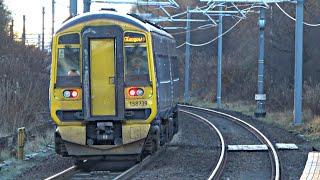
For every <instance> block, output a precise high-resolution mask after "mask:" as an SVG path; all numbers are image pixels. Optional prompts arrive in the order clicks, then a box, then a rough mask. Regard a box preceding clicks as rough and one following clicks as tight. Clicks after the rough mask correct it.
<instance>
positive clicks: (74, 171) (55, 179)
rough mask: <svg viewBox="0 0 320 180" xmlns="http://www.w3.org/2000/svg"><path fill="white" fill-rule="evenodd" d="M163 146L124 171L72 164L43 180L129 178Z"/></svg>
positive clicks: (157, 153) (121, 179) (158, 153)
mask: <svg viewBox="0 0 320 180" xmlns="http://www.w3.org/2000/svg"><path fill="white" fill-rule="evenodd" d="M163 151H164V148H161V149H160V150H159V151H158V152H156V153H154V154H153V155H149V156H147V157H145V158H144V159H143V160H142V161H141V162H139V163H137V164H135V165H134V166H132V167H131V168H129V169H127V170H125V171H115V172H112V171H107V170H106V171H89V172H88V171H86V170H85V169H83V168H81V167H79V166H77V165H74V166H72V167H70V168H68V169H66V170H63V171H61V172H59V173H57V174H55V175H53V176H50V177H48V178H46V179H45V180H62V179H82V180H83V179H114V180H123V179H129V178H130V177H132V176H133V175H134V174H136V173H137V172H139V171H140V170H141V169H142V168H143V167H144V166H146V165H148V164H149V163H150V162H152V161H153V159H154V158H156V157H158V156H159V155H160V154H161V152H163Z"/></svg>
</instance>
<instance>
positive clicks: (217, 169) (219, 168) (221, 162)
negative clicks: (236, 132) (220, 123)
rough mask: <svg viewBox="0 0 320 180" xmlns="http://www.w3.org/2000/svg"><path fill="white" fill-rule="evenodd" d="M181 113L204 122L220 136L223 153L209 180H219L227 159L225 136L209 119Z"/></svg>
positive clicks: (190, 113)
mask: <svg viewBox="0 0 320 180" xmlns="http://www.w3.org/2000/svg"><path fill="white" fill-rule="evenodd" d="M180 112H183V113H186V114H189V115H191V116H194V117H196V118H198V120H200V121H202V122H204V123H205V124H207V125H209V127H210V128H211V129H212V130H213V131H215V132H216V133H217V134H218V136H219V139H220V143H221V152H220V157H219V160H218V163H217V164H216V165H215V168H214V169H213V171H212V173H211V174H210V176H209V178H208V179H213V178H215V179H217V178H218V177H219V176H220V175H221V172H222V169H223V165H224V160H225V157H226V144H225V141H224V139H223V136H222V134H221V132H220V131H219V129H218V128H217V127H216V126H215V125H214V124H213V123H212V122H210V121H209V120H208V119H206V118H204V117H202V116H200V115H197V114H195V113H192V112H188V111H185V110H180Z"/></svg>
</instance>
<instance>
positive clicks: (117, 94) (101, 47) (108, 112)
mask: <svg viewBox="0 0 320 180" xmlns="http://www.w3.org/2000/svg"><path fill="white" fill-rule="evenodd" d="M82 37H83V39H82V42H83V44H82V45H83V63H82V64H83V67H82V68H83V71H82V72H83V97H84V98H83V112H84V118H85V120H87V121H97V120H123V118H124V94H123V92H124V75H123V68H124V60H123V31H122V29H121V28H120V27H118V26H102V27H86V28H84V30H83V34H82Z"/></svg>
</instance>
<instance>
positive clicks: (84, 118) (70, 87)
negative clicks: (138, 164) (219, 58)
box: [49, 11, 179, 159]
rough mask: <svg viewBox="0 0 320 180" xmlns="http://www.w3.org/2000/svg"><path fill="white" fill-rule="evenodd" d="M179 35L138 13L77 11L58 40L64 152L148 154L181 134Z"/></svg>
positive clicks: (58, 141)
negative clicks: (179, 119)
mask: <svg viewBox="0 0 320 180" xmlns="http://www.w3.org/2000/svg"><path fill="white" fill-rule="evenodd" d="M175 49H176V48H175V40H174V38H173V37H172V36H171V35H170V34H168V33H167V32H165V31H164V30H162V29H161V28H159V27H157V26H155V25H153V24H150V23H148V22H147V21H144V20H142V19H140V18H139V17H137V16H135V15H120V14H118V13H117V12H113V11H100V12H98V13H85V14H83V15H79V16H76V17H74V18H72V19H70V20H68V21H67V22H65V23H64V24H63V25H62V27H61V28H60V29H59V30H58V31H57V33H56V34H55V36H54V38H53V43H52V64H51V79H50V89H49V101H50V111H51V117H52V120H53V121H54V122H55V124H56V125H57V128H56V132H55V149H56V152H57V153H58V154H61V155H63V156H75V157H77V158H79V159H82V158H84V159H88V158H90V157H94V158H97V157H103V158H106V157H113V158H117V157H122V156H132V157H141V155H142V154H150V153H153V152H154V151H156V150H157V149H158V148H159V146H161V145H163V144H165V143H166V142H169V141H170V140H171V139H172V137H173V135H174V134H175V133H176V132H177V131H178V121H177V109H176V104H177V100H178V99H177V98H178V81H179V77H178V62H177V55H176V51H175Z"/></svg>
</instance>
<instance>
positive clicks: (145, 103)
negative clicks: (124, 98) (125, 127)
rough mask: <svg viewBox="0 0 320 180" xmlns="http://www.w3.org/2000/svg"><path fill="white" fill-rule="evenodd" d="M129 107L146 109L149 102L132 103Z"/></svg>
mask: <svg viewBox="0 0 320 180" xmlns="http://www.w3.org/2000/svg"><path fill="white" fill-rule="evenodd" d="M129 105H130V106H131V107H145V106H147V105H148V102H147V101H130V102H129Z"/></svg>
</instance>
